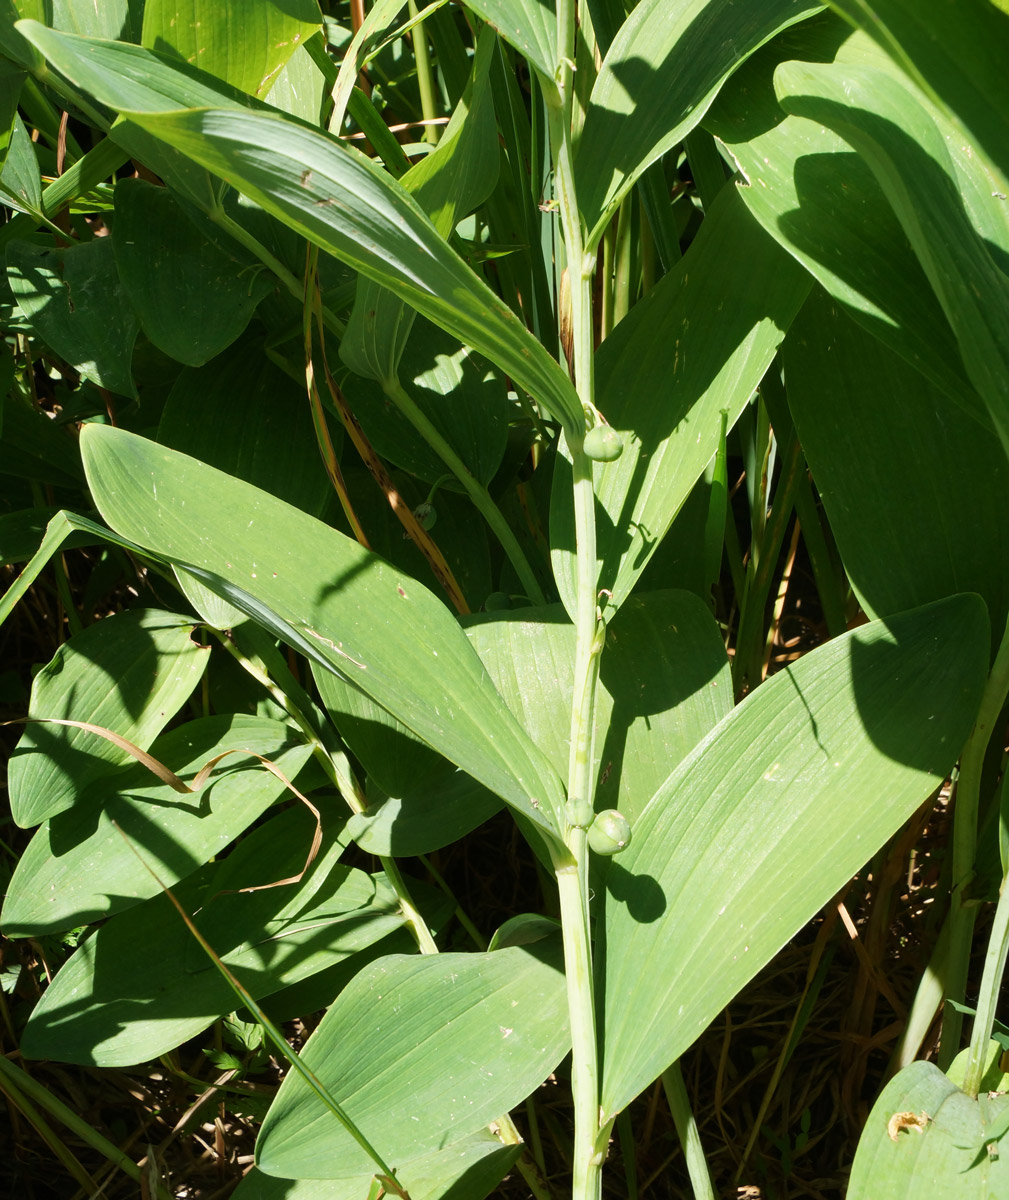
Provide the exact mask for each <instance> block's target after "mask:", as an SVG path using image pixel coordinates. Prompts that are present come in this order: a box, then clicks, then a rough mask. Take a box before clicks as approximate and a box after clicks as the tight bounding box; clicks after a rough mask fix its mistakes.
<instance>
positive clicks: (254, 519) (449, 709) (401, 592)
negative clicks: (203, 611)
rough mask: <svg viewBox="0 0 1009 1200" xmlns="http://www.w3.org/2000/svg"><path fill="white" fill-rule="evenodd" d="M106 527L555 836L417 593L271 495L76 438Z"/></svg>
mask: <svg viewBox="0 0 1009 1200" xmlns="http://www.w3.org/2000/svg"><path fill="white" fill-rule="evenodd" d="M81 445H82V453H83V456H84V463H85V471H86V472H87V476H88V482H89V484H90V485H91V490H92V494H93V495H94V497H95V501H96V503H97V504H98V507H99V509H100V510H101V512H102V514H103V516H105V518H106V520H107V521H108V522H109V524H110V525H112V527H113V528H114V529H116V530H118V531H120V532H122V531H124V530H129V531H130V532H129V533H124V536H126V537H131V536H132V537H134V539H135V540H137V542H138V544H140V545H142V546H145V547H147V548H149V549H151V550H153V551H154V552H155V553H157V554H158V555H161V556H163V557H164V558H165V559H167V560H168V561H170V562H172V563H173V564H176V565H178V566H181V567H183V568H185V569H186V570H187V571H188V572H190V574H192V575H194V576H196V577H197V578H198V579H199V580H200V581H201V582H203V583H204V584H205V585H206V586H207V587H209V588H210V589H211V590H212V591H214V592H216V593H217V594H218V595H221V596H223V597H224V598H225V599H226V600H228V601H229V602H230V603H231V604H233V605H234V606H235V607H236V608H238V609H240V610H241V611H242V612H245V613H246V614H247V615H248V616H250V617H252V618H253V619H254V620H255V621H257V622H258V623H259V624H260V625H263V626H264V627H265V628H267V629H271V630H272V631H273V632H274V633H275V635H276V636H278V637H280V638H281V639H283V640H284V641H285V642H287V643H288V644H289V645H292V646H294V647H295V648H296V649H297V650H300V651H301V652H302V653H303V654H305V655H306V656H307V657H308V658H309V659H310V660H311V661H313V662H316V663H321V664H322V665H323V666H325V667H327V668H328V669H329V670H331V671H333V672H334V674H336V675H338V676H340V677H341V678H343V679H345V680H346V681H347V682H349V683H351V684H352V685H353V686H354V687H356V688H358V689H359V690H361V691H362V692H365V693H366V694H367V695H369V696H370V697H371V698H372V699H373V700H375V701H376V702H377V703H378V704H380V705H382V707H384V708H386V709H387V710H388V711H389V712H390V713H391V714H392V715H393V716H395V717H396V718H397V720H399V721H402V722H403V724H404V725H406V726H407V728H409V729H411V730H412V731H413V732H414V733H415V734H417V735H418V736H419V737H420V738H422V739H423V740H424V741H426V742H428V743H429V744H430V745H431V746H433V747H434V748H435V749H436V750H438V751H439V752H440V753H441V754H444V755H445V757H446V758H449V759H450V760H451V761H452V762H454V763H456V764H457V765H458V766H461V767H463V768H464V769H465V770H467V771H468V772H469V773H470V774H471V775H473V776H474V777H475V778H477V779H479V780H480V781H481V782H482V783H484V784H485V785H486V786H487V787H489V788H490V789H491V791H494V792H496V793H497V794H498V795H500V796H501V797H502V798H503V799H504V800H506V801H508V803H510V804H512V805H514V806H515V807H516V808H518V809H519V810H520V811H521V812H522V813H524V814H525V815H526V816H527V817H529V818H530V819H532V820H533V821H535V822H536V823H537V824H538V825H539V826H540V827H541V828H542V829H543V830H544V831H545V832H546V833H547V834H548V836H550V837H552V838H556V836H557V832H556V830H557V827H556V826H555V824H554V821H553V820H552V819H551V816H550V815H549V814H557V813H559V812H560V809H561V805H562V788H561V784H560V780H559V779H558V777H557V775H556V773H555V772H554V771H553V770H552V769H551V767H550V766H549V764H548V763H547V761H546V759H545V758H544V757H543V756H542V755H541V754H540V752H539V751H538V750H537V749H536V747H535V746H534V745H533V744H532V742H531V741H530V740H529V737H528V735H526V734H525V732H524V731H523V730H522V729H521V728H520V727H519V725H518V723H517V722H516V721H515V719H514V718H513V717H512V715H511V713H510V712H509V711H508V708H507V706H506V705H505V703H504V701H503V700H502V699H501V697H500V696H499V695H498V693H497V692H496V690H495V689H494V685H493V684H492V683H491V681H490V679H489V677H488V676H487V673H486V671H485V669H484V667H483V665H482V664H481V662H480V660H479V658H478V657H477V656H476V654H475V652H474V651H473V650H472V649H471V648H470V646H469V643H468V642H467V640H466V636H465V634H464V633H463V632H462V630H461V629H460V628H459V626H458V625H457V624H456V622H455V620H454V619H453V618H452V616H451V615H450V614H449V612H448V610H447V609H446V608H445V606H444V605H443V604H442V603H441V601H440V600H438V599H436V598H435V597H434V596H433V595H432V594H431V593H430V592H429V591H428V590H427V588H425V587H424V586H423V585H422V584H420V583H418V582H417V581H416V580H414V579H411V578H410V577H409V576H407V575H404V574H402V573H401V572H399V571H397V570H396V569H395V568H394V567H392V566H390V565H389V564H388V563H386V562H384V561H383V560H382V559H381V558H379V557H378V556H377V555H375V554H371V553H369V552H368V551H366V550H364V549H362V547H361V546H359V545H358V544H357V542H354V541H352V540H351V539H350V538H347V537H345V536H344V535H343V534H341V533H338V532H337V531H336V530H335V529H331V528H330V527H329V526H326V525H323V524H322V523H321V522H320V521H317V520H315V518H314V517H310V516H308V514H307V513H303V512H301V511H300V510H299V509H295V508H292V507H291V506H290V505H288V504H285V503H284V502H283V501H282V500H278V499H276V498H275V497H273V496H270V495H268V494H267V493H266V492H261V491H260V490H259V489H258V488H255V487H252V486H251V485H250V484H247V483H244V482H243V481H241V480H238V479H234V478H232V477H231V476H230V475H225V474H224V473H223V472H221V471H217V470H215V469H214V468H212V467H208V466H206V465H205V464H204V463H200V462H197V461H196V460H195V459H192V458H188V457H186V456H185V455H183V454H178V453H176V452H175V451H173V450H168V449H167V448H165V447H164V446H158V445H157V444H155V443H154V442H149V441H147V440H146V439H144V438H141V437H137V436H136V435H135V434H131V433H127V432H125V431H124V430H121V429H112V428H109V427H98V426H88V427H87V428H86V429H85V431H84V433H83V434H82V437H81Z"/></svg>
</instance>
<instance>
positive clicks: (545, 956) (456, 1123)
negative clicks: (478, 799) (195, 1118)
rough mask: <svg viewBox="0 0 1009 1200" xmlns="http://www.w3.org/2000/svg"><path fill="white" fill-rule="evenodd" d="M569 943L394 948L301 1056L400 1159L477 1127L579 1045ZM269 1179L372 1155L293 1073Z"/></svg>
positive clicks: (348, 1167) (353, 1165)
mask: <svg viewBox="0 0 1009 1200" xmlns="http://www.w3.org/2000/svg"><path fill="white" fill-rule="evenodd" d="M559 968H560V946H559V945H558V944H557V939H556V938H548V939H546V940H545V941H541V942H537V943H535V944H534V945H532V946H523V947H517V946H515V947H510V948H508V949H505V950H496V951H494V952H493V953H490V954H432V955H390V956H388V957H386V958H380V959H379V960H378V961H377V962H374V963H372V964H371V965H370V966H368V967H366V968H365V969H364V970H363V971H362V972H361V973H360V974H359V975H358V976H356V978H355V979H354V980H353V981H352V982H351V983H350V984H349V985H348V987H346V988H345V989H344V991H343V992H341V993H340V995H339V996H338V997H337V999H336V1002H335V1003H334V1004H333V1006H332V1007H331V1008H330V1009H329V1011H328V1012H327V1013H326V1015H325V1017H323V1019H322V1023H321V1024H320V1025H319V1028H318V1029H317V1030H316V1031H315V1033H313V1034H312V1036H311V1038H309V1040H308V1042H307V1043H306V1044H305V1049H304V1051H303V1052H302V1053H303V1057H304V1060H305V1064H306V1065H307V1066H309V1067H311V1068H312V1070H313V1071H315V1072H316V1074H317V1075H318V1076H319V1078H320V1080H321V1081H322V1082H323V1084H325V1085H327V1086H329V1087H332V1088H334V1089H336V1090H337V1091H338V1092H339V1095H340V1103H341V1104H342V1105H343V1106H344V1108H345V1110H346V1112H347V1114H348V1115H349V1116H350V1117H351V1119H352V1120H353V1121H354V1123H355V1125H357V1126H358V1128H359V1129H361V1130H362V1131H363V1132H364V1134H365V1136H366V1137H368V1138H369V1139H371V1140H372V1142H373V1144H374V1145H375V1146H376V1147H378V1148H379V1149H380V1150H381V1152H382V1154H383V1155H384V1156H385V1157H386V1158H387V1159H388V1160H389V1161H392V1162H401V1161H405V1160H409V1159H411V1158H418V1157H419V1156H420V1155H422V1154H425V1153H428V1152H430V1151H432V1150H436V1149H439V1148H442V1147H445V1146H448V1145H451V1144H453V1143H455V1142H458V1141H461V1140H462V1139H464V1138H466V1137H469V1136H470V1135H471V1134H474V1133H476V1132H477V1131H478V1130H479V1129H480V1128H481V1127H482V1126H483V1125H486V1124H487V1123H488V1122H489V1121H492V1120H494V1119H495V1117H497V1116H500V1115H501V1113H503V1112H507V1110H508V1109H509V1108H511V1107H512V1106H513V1105H515V1104H518V1103H519V1102H520V1101H522V1100H523V1099H525V1097H526V1096H527V1095H528V1094H529V1093H530V1091H532V1089H533V1088H535V1087H536V1086H537V1085H538V1084H540V1083H542V1081H543V1080H544V1079H545V1078H546V1077H547V1076H548V1075H549V1074H550V1072H551V1071H552V1070H553V1069H554V1068H555V1067H556V1066H557V1064H558V1063H559V1062H560V1060H561V1058H562V1057H563V1056H564V1054H565V1052H566V1051H567V1050H568V1049H569V1047H570V1035H569V1033H568V1028H567V1002H566V993H565V988H564V974H563V972H562V971H561V970H560V969H559ZM256 1162H257V1165H258V1167H259V1168H260V1170H262V1171H265V1172H266V1173H267V1174H268V1175H282V1176H285V1177H287V1178H302V1179H341V1178H346V1177H347V1176H352V1175H360V1174H362V1173H364V1172H366V1171H367V1170H368V1169H369V1165H370V1164H369V1162H368V1159H367V1158H366V1157H365V1155H364V1153H363V1151H362V1150H361V1149H360V1147H359V1146H358V1145H357V1143H356V1142H355V1141H354V1140H353V1139H352V1138H351V1137H350V1135H349V1134H348V1133H347V1132H346V1131H345V1130H344V1129H343V1128H342V1127H341V1126H339V1125H337V1123H336V1122H335V1121H334V1120H333V1119H332V1115H331V1114H330V1113H329V1112H328V1111H327V1110H326V1109H324V1108H323V1107H322V1105H321V1103H320V1101H319V1100H318V1098H317V1097H316V1095H315V1093H314V1092H312V1091H311V1090H310V1089H309V1087H308V1086H307V1085H306V1084H304V1083H303V1082H302V1080H301V1078H300V1076H297V1075H295V1074H294V1072H292V1073H291V1074H290V1075H288V1077H287V1079H285V1081H284V1083H283V1084H282V1085H281V1090H280V1091H279V1092H278V1093H277V1098H276V1100H275V1101H274V1102H273V1105H272V1106H271V1108H270V1112H269V1114H268V1115H267V1118H266V1120H265V1121H264V1122H263V1127H262V1130H261V1132H260V1135H259V1140H258V1141H257V1143H256Z"/></svg>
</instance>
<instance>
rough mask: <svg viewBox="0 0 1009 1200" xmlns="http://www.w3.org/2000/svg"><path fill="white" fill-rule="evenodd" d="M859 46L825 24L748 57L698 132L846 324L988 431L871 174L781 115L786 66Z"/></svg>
mask: <svg viewBox="0 0 1009 1200" xmlns="http://www.w3.org/2000/svg"><path fill="white" fill-rule="evenodd" d="M865 49H866V47H865V43H864V41H863V42H862V43H861V44H854V39H853V38H852V35H851V32H850V30H848V29H847V28H846V27H845V26H844V24H843V23H842V22H841V21H839V20H838V19H837V18H836V17H834V16H832V15H829V14H824V16H823V17H821V18H817V19H816V20H814V21H810V22H807V23H805V24H804V25H802V26H800V27H799V28H798V29H796V30H792V31H790V32H788V33H786V34H785V35H784V36H783V37H782V38H780V39H778V40H776V41H775V42H774V43H773V44H772V45H771V46H769V47H767V48H766V49H764V50H762V51H761V52H760V53H759V54H757V55H755V56H754V57H753V59H752V60H751V61H750V62H749V63H747V64H746V65H745V66H744V67H742V68H741V69H740V71H739V72H737V74H736V75H735V76H734V77H733V79H732V80H731V82H730V83H729V84H727V85H726V86H725V87H724V88H723V89H722V91H721V92H720V93H719V95H718V98H717V100H716V101H715V103H714V104H713V105H712V107H711V109H710V111H709V112H708V115H707V117H706V118H705V126H706V128H708V129H709V130H711V132H712V133H714V134H715V135H716V136H717V137H718V138H719V139H720V140H721V141H722V142H723V143H724V144H725V145H726V147H727V149H728V150H729V152H730V153H731V155H732V158H733V160H734V161H735V163H736V165H737V166H738V167H739V169H740V171H741V172H742V174H743V177H744V184H743V186H741V187H740V189H739V190H740V195H741V196H742V198H743V200H744V201H745V203H746V206H747V208H749V210H750V211H751V212H752V213H753V215H754V216H755V217H756V218H757V220H758V221H759V222H760V223H761V224H762V225H763V227H764V228H765V229H766V230H767V232H768V233H769V234H770V235H771V236H772V237H774V238H776V239H777V240H778V241H779V242H780V243H781V244H782V246H784V248H785V249H786V250H787V251H788V252H789V253H790V254H792V255H793V256H794V257H795V258H796V259H798V261H799V262H801V263H802V264H803V266H804V267H805V268H806V269H807V270H808V271H809V272H810V273H811V274H812V275H813V277H814V278H815V279H817V280H818V281H819V283H820V284H821V285H822V286H823V287H824V288H825V289H826V290H827V292H828V293H829V294H830V295H831V296H833V297H834V299H835V300H837V301H838V302H839V303H840V304H842V305H843V306H844V308H845V310H846V312H847V313H848V315H849V316H850V317H852V318H854V320H856V321H857V322H858V323H859V324H860V325H861V326H862V327H863V328H865V329H867V330H868V331H869V332H870V333H872V334H873V335H874V336H875V337H878V338H879V339H880V341H882V342H884V343H885V344H886V345H888V346H890V347H891V348H892V349H894V350H896V351H897V353H898V354H900V355H901V357H902V358H904V359H906V360H907V361H908V362H909V363H911V364H912V365H913V366H915V367H916V368H917V369H918V370H919V371H921V372H922V374H923V375H924V376H925V377H926V378H927V379H929V380H930V381H931V382H932V383H933V384H936V385H937V386H938V387H940V388H942V390H943V391H944V392H945V393H946V394H947V395H948V396H950V397H951V398H952V399H953V400H955V401H956V402H957V403H958V404H960V405H961V407H963V408H964V409H965V410H966V411H968V412H970V413H971V414H972V415H973V416H975V417H976V418H977V419H979V420H981V421H982V422H983V423H985V424H986V425H989V424H990V418H989V417H988V415H987V411H986V410H985V408H984V405H983V403H982V401H981V399H980V397H979V396H978V394H977V392H976V391H975V389H974V387H973V386H972V384H971V383H970V382H969V381H968V379H967V377H966V374H965V372H964V369H963V363H962V361H961V359H960V355H959V352H958V350H957V346H956V339H955V337H954V336H953V332H952V330H951V329H950V327H949V323H948V322H947V320H946V317H945V314H944V313H943V311H942V307H941V305H940V304H939V302H938V300H937V299H936V297H935V295H934V293H933V292H932V290H931V288H930V286H929V283H928V280H927V278H926V276H925V272H924V271H923V270H922V268H921V264H920V263H919V262H918V260H917V258H916V257H915V253H914V251H913V249H912V248H911V244H910V243H909V241H908V239H907V236H906V234H905V233H904V230H903V229H902V228H901V225H900V222H899V221H898V219H897V216H896V214H895V213H894V211H893V209H892V208H891V206H890V203H889V201H888V200H887V198H886V196H885V195H884V194H883V191H882V189H881V188H880V186H879V184H878V183H877V181H876V179H875V177H874V176H873V173H872V171H871V170H870V169H869V167H868V165H867V164H866V163H865V162H864V161H863V160H862V159H861V158H860V157H859V156H858V155H857V154H855V153H854V152H853V151H852V149H851V146H849V144H848V143H847V142H846V141H844V139H843V138H841V137H840V136H839V135H838V134H837V133H833V132H831V131H830V130H829V129H827V128H826V127H825V126H824V125H822V124H821V123H820V122H819V121H810V120H806V119H804V118H802V117H799V116H788V115H787V114H785V113H784V112H783V111H782V109H781V107H780V106H779V104H778V101H777V98H776V96H775V94H774V86H773V78H772V77H773V74H774V69H775V67H776V66H777V64H778V63H779V62H780V61H783V60H786V59H797V60H809V61H826V62H831V61H834V60H835V59H837V60H838V61H841V62H845V63H854V64H857V63H859V62H860V61H864V58H865Z"/></svg>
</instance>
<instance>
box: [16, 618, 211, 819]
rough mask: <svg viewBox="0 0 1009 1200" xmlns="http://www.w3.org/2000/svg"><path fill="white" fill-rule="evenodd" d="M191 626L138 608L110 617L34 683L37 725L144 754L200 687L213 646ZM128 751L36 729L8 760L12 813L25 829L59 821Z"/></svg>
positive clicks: (72, 643) (67, 647)
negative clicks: (107, 733)
mask: <svg viewBox="0 0 1009 1200" xmlns="http://www.w3.org/2000/svg"><path fill="white" fill-rule="evenodd" d="M192 632H193V622H192V621H191V620H189V619H187V618H186V617H181V616H178V615H177V614H176V613H168V612H160V611H159V610H157V609H140V610H137V611H134V612H124V613H117V614H116V615H115V616H112V617H106V618H105V620H103V621H98V622H96V623H95V624H94V625H90V626H88V628H87V629H85V630H83V631H82V632H81V633H79V634H77V636H76V637H73V638H71V639H70V640H69V641H68V642H66V643H65V644H64V645H62V646H61V647H60V648H59V650H58V651H57V652H56V656H55V657H54V658H53V660H52V662H50V663H49V664H48V665H47V666H46V667H44V668H43V669H42V670H41V671H40V672H39V673H38V675H37V676H36V677H35V682H34V684H33V685H32V700H31V705H30V707H29V709H28V715H29V716H30V717H50V718H56V719H59V720H71V721H85V722H87V723H88V724H91V725H97V726H99V727H101V728H102V729H111V730H112V731H113V732H114V733H118V734H119V735H120V736H121V737H124V738H126V739H127V740H128V741H130V742H132V743H133V744H134V745H136V746H139V747H140V749H141V750H146V749H147V748H148V747H149V746H150V744H151V742H153V741H154V739H155V737H157V735H158V733H160V731H161V730H162V729H163V728H164V726H165V725H166V724H167V723H168V722H169V721H170V720H171V718H172V717H173V716H174V715H175V713H176V712H177V711H178V709H179V708H180V707H181V706H182V705H183V704H184V703H185V701H186V699H187V698H188V696H189V694H190V693H191V692H192V690H193V688H194V687H196V685H197V683H199V681H200V677H201V676H202V674H203V671H204V668H205V667H206V665H207V653H208V651H207V648H206V647H205V646H198V645H197V644H196V643H195V642H194V641H193V640H192V637H191V634H192ZM132 761H133V759H132V758H131V756H130V755H129V753H128V752H127V751H125V750H123V749H121V748H120V747H118V746H116V745H113V743H112V742H109V741H107V740H106V739H104V738H102V737H99V736H98V735H97V734H94V733H90V732H88V731H87V730H84V729H78V728H75V727H73V726H61V725H46V724H43V723H39V724H30V725H28V726H27V727H26V729H25V732H24V734H23V735H22V737H21V740H20V741H19V742H18V745H17V749H16V750H15V751H14V754H13V755H12V757H11V760H10V767H9V773H8V786H9V788H10V796H11V811H12V813H13V815H14V820H15V821H17V823H18V824H19V825H21V826H29V825H37V824H38V823H39V822H40V821H44V820H45V819H46V818H47V817H51V816H54V815H55V814H56V813H61V812H63V811H64V809H67V808H69V807H70V806H71V805H72V804H74V803H75V802H76V801H77V799H78V798H79V797H80V795H81V793H82V791H83V790H84V788H85V787H86V786H87V785H88V784H90V783H93V782H94V781H95V780H97V779H102V778H104V777H107V776H109V775H113V774H115V772H116V769H117V768H118V767H119V766H121V765H122V764H123V763H129V762H132Z"/></svg>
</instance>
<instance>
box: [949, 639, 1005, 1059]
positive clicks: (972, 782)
mask: <svg viewBox="0 0 1009 1200" xmlns="http://www.w3.org/2000/svg"><path fill="white" fill-rule="evenodd" d="M1007 695H1009V626H1007V627H1006V631H1005V633H1003V635H1002V642H1001V644H1000V645H999V648H998V654H996V656H995V662H994V664H993V665H992V669H991V673H990V674H989V676H988V682H987V683H986V684H985V689H984V693H983V694H982V696H981V703H980V705H979V706H978V714H977V719H976V720H975V722H974V728H973V729H972V730H971V733H970V737H969V738H968V739H967V745H966V746H965V747H964V751H963V756H962V757H961V759H960V780H959V783H958V784H957V789H956V804H955V807H954V810H953V854H952V859H953V881H952V897H951V904H950V914H949V934H950V945H949V959H948V963H947V977H946V978H947V982H946V996H947V998H948V999H952V1000H958V1001H962V1000H963V997H964V989H965V987H966V984H967V969H968V964H969V960H970V947H971V939H972V936H973V933H974V920H975V917H976V914H977V908H976V906H971V905H968V904H965V903H964V898H963V897H964V891H965V890H966V887H967V885H968V884H969V883H970V881H971V879H972V878H973V875H974V859H975V856H976V853H977V814H978V804H979V799H980V793H981V770H982V768H983V766H984V756H985V751H986V750H987V748H988V742H989V741H990V740H991V735H992V730H993V729H994V726H995V722H996V721H997V720H998V715H999V713H1000V712H1001V711H1002V705H1003V704H1004V703H1005V699H1006V696H1007ZM962 1028H963V1014H962V1013H959V1012H957V1010H956V1009H955V1008H953V1007H952V1005H947V1006H946V1011H945V1012H944V1013H943V1018H942V1037H941V1040H940V1043H939V1067H940V1069H941V1070H944V1071H945V1070H946V1069H947V1067H948V1066H949V1064H950V1063H951V1062H952V1061H953V1059H954V1057H955V1056H956V1052H957V1050H958V1049H959V1047H960V1032H961V1030H962Z"/></svg>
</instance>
